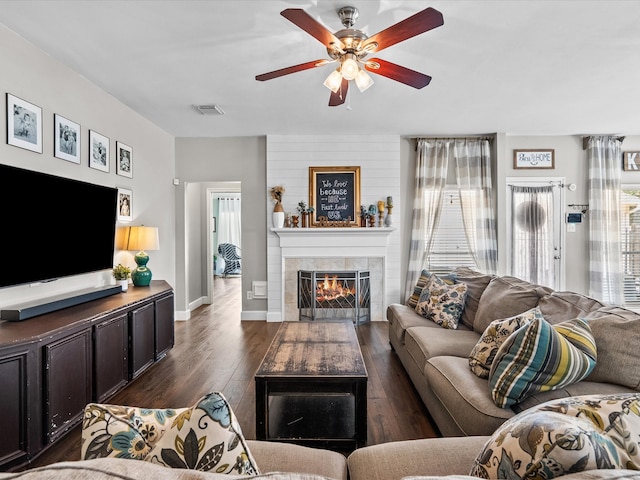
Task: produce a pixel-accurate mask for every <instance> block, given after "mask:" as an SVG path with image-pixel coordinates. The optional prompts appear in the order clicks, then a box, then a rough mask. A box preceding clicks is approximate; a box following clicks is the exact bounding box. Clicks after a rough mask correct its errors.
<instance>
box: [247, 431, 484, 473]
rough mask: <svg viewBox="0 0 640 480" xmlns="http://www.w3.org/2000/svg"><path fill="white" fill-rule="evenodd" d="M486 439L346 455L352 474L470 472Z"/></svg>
mask: <svg viewBox="0 0 640 480" xmlns="http://www.w3.org/2000/svg"><path fill="white" fill-rule="evenodd" d="M487 440H489V437H447V438H426V439H420V440H405V441H399V442H389V443H381V444H378V445H371V446H369V447H364V448H360V449H358V450H356V451H354V452H353V453H352V454H351V455H349V458H348V459H347V462H348V464H349V478H350V479H351V480H400V479H401V478H403V477H406V476H410V475H429V476H438V475H468V474H469V472H470V471H471V466H472V465H473V461H474V460H475V458H476V455H477V454H478V453H479V452H480V450H481V449H482V447H483V446H484V444H485V443H486V442H487ZM252 451H253V450H252ZM258 466H260V462H258Z"/></svg>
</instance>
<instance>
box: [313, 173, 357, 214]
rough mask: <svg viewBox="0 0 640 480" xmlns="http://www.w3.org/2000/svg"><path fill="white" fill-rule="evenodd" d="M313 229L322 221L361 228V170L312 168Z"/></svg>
mask: <svg viewBox="0 0 640 480" xmlns="http://www.w3.org/2000/svg"><path fill="white" fill-rule="evenodd" d="M309 206H311V207H313V209H314V212H313V214H312V215H311V226H312V227H313V226H316V225H318V224H319V223H320V220H321V219H326V220H327V221H328V222H346V223H347V224H348V226H353V227H357V226H359V222H358V214H359V212H360V167H309Z"/></svg>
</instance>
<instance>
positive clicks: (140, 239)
mask: <svg viewBox="0 0 640 480" xmlns="http://www.w3.org/2000/svg"><path fill="white" fill-rule="evenodd" d="M128 229H129V231H128V232H127V234H126V236H125V250H139V252H138V253H137V254H136V255H135V257H134V259H135V261H136V265H138V267H137V268H135V269H134V270H133V271H132V272H131V280H132V281H133V284H134V285H135V286H136V287H148V286H149V283H150V282H151V270H149V268H148V267H147V262H148V261H149V255H148V254H147V252H146V251H145V250H159V249H160V240H159V237H158V227H145V226H144V225H141V226H139V227H128Z"/></svg>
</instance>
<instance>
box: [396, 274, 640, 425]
mask: <svg viewBox="0 0 640 480" xmlns="http://www.w3.org/2000/svg"><path fill="white" fill-rule="evenodd" d="M425 275H426V277H427V278H425ZM430 275H431V274H430V273H429V272H423V276H422V277H421V280H420V281H419V282H418V284H417V285H416V289H415V291H414V295H412V297H413V302H411V300H412V299H411V298H410V299H409V300H408V301H407V304H394V305H390V306H389V307H388V308H387V319H388V322H389V342H390V344H391V346H392V348H393V350H394V351H395V352H396V354H397V355H398V358H399V359H400V361H401V362H402V364H403V366H404V368H405V369H406V371H407V373H408V375H409V377H410V378H411V380H412V382H413V384H414V386H415V388H416V390H417V391H418V392H419V394H420V396H421V397H422V399H423V401H424V404H425V405H426V407H427V409H428V410H429V413H430V414H431V416H432V417H433V420H434V421H435V423H436V425H437V427H438V428H439V430H440V432H441V434H442V435H444V436H462V435H467V436H486V435H491V434H492V433H493V432H494V431H495V430H496V429H497V428H498V427H499V426H500V425H501V424H503V423H504V422H505V421H506V420H508V419H509V418H511V417H513V416H514V415H516V414H517V413H519V412H522V411H524V410H526V409H528V408H531V407H533V406H535V405H538V404H540V403H542V402H546V401H548V400H552V399H556V398H563V397H569V396H576V395H589V394H606V393H629V392H631V393H633V392H637V391H638V390H639V389H640V314H638V313H635V312H633V311H631V310H628V309H625V308H621V307H615V306H611V305H605V304H603V303H602V302H599V301H597V300H596V299H593V298H590V297H587V296H585V295H581V294H578V293H573V292H566V291H563V292H560V291H553V290H551V289H550V288H547V287H543V286H540V285H535V284H532V283H529V282H526V281H523V280H521V279H518V278H514V277H510V276H497V275H487V274H483V273H481V272H476V271H473V270H470V269H468V268H458V269H456V270H455V271H454V273H453V274H452V276H451V277H450V278H448V279H446V280H447V281H449V282H452V283H463V284H464V285H465V286H466V288H467V290H466V296H465V300H464V308H463V310H462V314H461V316H460V322H459V324H458V325H457V328H455V329H452V328H443V327H442V326H441V325H438V324H437V323H435V322H434V321H432V320H431V319H429V318H425V317H424V316H423V315H421V314H419V313H418V312H417V311H416V307H415V304H416V302H417V299H416V297H417V296H419V294H420V290H421V288H422V287H424V285H425V283H426V282H427V280H428V277H429V276H430ZM535 307H538V309H539V313H541V315H542V317H543V318H544V319H545V321H546V322H548V323H549V324H552V325H554V328H555V327H557V325H558V324H561V323H563V322H567V321H571V320H574V321H575V320H576V319H579V318H582V319H584V320H585V322H586V323H587V324H588V327H589V330H590V331H591V333H592V335H593V339H594V341H595V346H596V348H597V359H596V360H595V367H594V368H593V369H592V371H591V372H590V373H589V374H588V376H586V378H584V379H582V380H580V381H577V382H569V383H568V384H567V385H564V386H562V387H561V388H557V389H554V390H548V391H540V392H535V393H534V394H531V395H529V396H526V397H525V398H523V399H522V400H521V401H519V402H517V403H515V404H513V405H510V406H509V407H501V406H497V404H496V403H495V401H494V398H492V393H491V388H490V383H489V381H488V380H487V379H486V378H480V377H478V376H477V375H476V374H475V373H474V372H473V371H472V369H471V368H470V363H469V357H470V355H471V353H472V351H473V350H474V347H476V345H477V344H478V341H479V340H480V339H481V337H483V334H484V333H485V331H486V330H487V328H488V327H489V325H490V324H491V323H492V322H499V321H500V319H506V318H509V317H513V316H517V315H518V314H521V313H523V312H525V311H530V310H531V309H534V308H535ZM494 324H495V323H494ZM543 390H544V389H543Z"/></svg>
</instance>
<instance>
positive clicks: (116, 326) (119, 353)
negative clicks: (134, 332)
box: [93, 313, 129, 403]
mask: <svg viewBox="0 0 640 480" xmlns="http://www.w3.org/2000/svg"><path fill="white" fill-rule="evenodd" d="M128 328H129V323H128V315H127V314H126V313H124V314H121V315H117V316H115V317H113V318H110V319H108V320H106V321H104V322H102V323H99V324H97V325H96V326H95V327H94V332H93V350H94V354H93V356H94V370H93V377H94V394H93V399H94V401H95V402H98V403H103V402H104V401H105V400H106V399H107V398H108V397H110V396H111V395H113V394H114V393H116V392H117V391H118V390H120V389H121V388H122V387H124V386H125V385H126V384H127V382H128V380H129V330H128Z"/></svg>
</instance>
